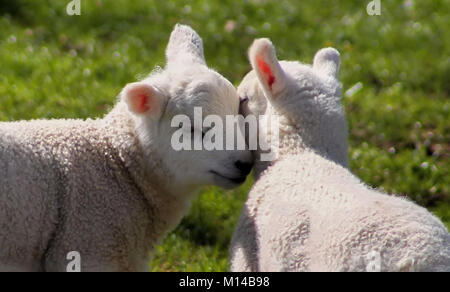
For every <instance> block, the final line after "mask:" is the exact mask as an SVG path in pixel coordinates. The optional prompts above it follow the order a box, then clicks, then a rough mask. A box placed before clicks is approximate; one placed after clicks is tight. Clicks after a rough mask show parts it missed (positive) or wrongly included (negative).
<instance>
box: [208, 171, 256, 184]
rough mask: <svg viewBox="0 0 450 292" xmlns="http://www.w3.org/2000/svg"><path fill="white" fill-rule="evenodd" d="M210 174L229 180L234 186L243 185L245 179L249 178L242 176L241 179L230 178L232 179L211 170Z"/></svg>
mask: <svg viewBox="0 0 450 292" xmlns="http://www.w3.org/2000/svg"><path fill="white" fill-rule="evenodd" d="M209 172H210V173H212V174H214V175H215V176H217V177H219V178H221V179H225V180H227V181H229V182H232V183H234V184H237V185H240V184H242V183H243V182H244V181H245V179H246V178H247V176H240V177H236V178H230V177H227V176H224V175H222V174H220V173H218V172H216V171H214V170H210V171H209Z"/></svg>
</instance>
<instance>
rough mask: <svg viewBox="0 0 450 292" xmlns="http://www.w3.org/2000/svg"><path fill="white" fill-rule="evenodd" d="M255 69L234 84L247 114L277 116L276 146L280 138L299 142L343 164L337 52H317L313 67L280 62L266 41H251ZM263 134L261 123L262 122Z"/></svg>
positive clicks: (344, 134) (343, 128)
mask: <svg viewBox="0 0 450 292" xmlns="http://www.w3.org/2000/svg"><path fill="white" fill-rule="evenodd" d="M249 58H250V63H251V65H252V67H253V70H252V71H251V72H250V73H248V74H247V76H245V78H244V79H243V81H242V83H241V84H240V86H239V88H238V93H239V95H240V96H241V98H243V97H244V98H248V100H249V101H248V102H247V103H248V104H247V105H244V106H245V110H243V109H241V111H242V112H245V113H246V114H250V113H251V114H255V115H257V116H259V115H263V114H264V115H268V116H270V115H277V116H278V118H279V130H280V147H283V145H284V144H283V138H286V140H293V138H294V140H298V141H299V142H300V147H307V148H310V149H312V150H314V151H316V152H319V153H321V154H322V155H325V156H327V157H328V158H330V159H332V160H334V161H335V162H337V163H339V164H341V165H344V166H347V165H348V161H347V151H348V149H347V148H348V147H347V136H348V130H347V123H346V118H345V112H344V110H343V107H342V105H341V84H340V82H339V80H338V78H337V74H338V71H339V63H340V56H339V52H338V51H337V50H335V49H333V48H325V49H321V50H319V51H318V52H317V53H316V55H315V57H314V61H313V65H312V66H309V65H304V64H301V63H300V62H293V61H280V62H279V61H278V60H277V57H276V52H275V48H274V46H273V45H272V43H271V42H270V40H268V39H258V40H255V41H254V43H253V44H252V46H251V47H250V49H249ZM260 127H261V129H260V130H262V132H264V129H263V128H264V127H263V126H260Z"/></svg>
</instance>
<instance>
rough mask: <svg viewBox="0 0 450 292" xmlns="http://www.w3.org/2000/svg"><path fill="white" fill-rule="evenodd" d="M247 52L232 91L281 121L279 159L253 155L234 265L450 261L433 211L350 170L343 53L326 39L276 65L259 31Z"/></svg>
mask: <svg viewBox="0 0 450 292" xmlns="http://www.w3.org/2000/svg"><path fill="white" fill-rule="evenodd" d="M249 57H250V61H251V63H252V66H253V69H254V71H252V72H251V73H249V74H248V76H246V77H245V78H244V80H243V82H242V83H241V85H240V87H239V89H238V93H239V94H240V95H241V96H247V97H249V99H250V104H249V107H248V109H247V112H248V113H250V112H252V111H253V112H255V113H257V114H264V113H269V114H277V115H280V125H279V126H280V128H282V129H283V130H280V149H279V151H278V157H277V160H276V161H275V162H273V163H272V164H271V165H270V166H268V167H267V165H266V164H264V163H261V162H259V163H258V162H256V163H257V166H256V167H258V164H259V165H260V166H261V167H260V169H257V176H259V179H258V180H257V182H256V183H255V185H254V186H253V188H252V190H251V191H250V193H249V196H248V200H247V202H246V204H245V206H244V208H243V211H242V214H241V217H240V219H239V223H238V226H237V229H236V231H235V234H234V237H233V241H232V247H231V270H232V271H368V270H380V271H450V235H449V233H448V231H447V229H446V227H445V226H444V225H443V224H442V222H440V221H439V219H438V218H436V217H435V216H434V215H432V214H431V213H429V212H428V211H427V210H426V209H424V208H422V207H420V206H418V205H416V204H414V203H413V202H411V201H409V200H407V199H405V198H400V197H398V196H391V195H387V194H383V193H381V192H379V191H376V190H373V189H371V188H370V187H368V186H366V185H365V184H364V183H362V182H361V181H360V180H359V179H358V178H357V177H355V176H354V175H353V174H352V173H351V172H350V171H349V169H348V167H347V165H348V164H347V148H348V146H347V128H346V124H345V115H344V111H343V109H342V106H341V104H340V97H341V86H340V84H339V82H338V80H337V72H338V68H339V53H338V52H337V51H336V50H334V49H331V48H327V49H322V50H320V51H319V52H318V53H317V54H316V56H315V58H314V63H313V65H312V66H307V65H302V64H300V63H297V62H280V63H279V64H280V65H278V61H277V60H276V56H275V49H274V48H273V46H272V44H271V42H270V41H269V40H267V39H260V40H256V41H255V42H254V44H253V45H252V47H251V48H250V52H249ZM258 59H259V60H262V62H264V63H266V64H268V66H269V67H270V70H269V71H270V73H269V74H267V72H265V71H268V70H262V69H261V68H262V67H261V63H258V62H257V60H258ZM263 67H264V66H263ZM277 70H280V71H279V72H277ZM270 76H275V80H274V82H273V84H272V85H271V86H270V83H269V82H268V80H270V78H269V77H270ZM277 76H281V77H280V78H282V80H278V79H277ZM262 131H264V129H262ZM268 136H270V133H268ZM269 138H270V137H269ZM269 140H270V139H269ZM263 168H266V169H265V170H264V169H263Z"/></svg>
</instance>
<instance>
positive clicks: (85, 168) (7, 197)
mask: <svg viewBox="0 0 450 292" xmlns="http://www.w3.org/2000/svg"><path fill="white" fill-rule="evenodd" d="M173 48H176V50H177V55H176V58H175V57H174V56H173V52H172V50H173ZM194 106H201V107H204V108H205V111H208V112H209V113H215V114H217V115H221V116H223V115H225V114H233V115H236V114H237V113H238V109H239V108H238V107H239V98H238V95H237V93H236V91H235V89H234V87H233V86H232V85H231V84H230V83H229V82H228V81H227V80H226V79H225V78H223V77H222V76H221V75H219V74H218V73H216V72H214V71H213V70H211V69H209V68H208V67H206V62H205V61H204V58H203V47H202V41H201V39H200V37H199V36H198V35H197V34H196V33H195V32H194V31H193V30H192V29H191V28H189V27H187V26H180V25H177V26H176V27H175V29H174V31H173V32H172V34H171V38H170V41H169V45H168V49H167V66H166V68H165V69H164V70H157V71H155V72H154V73H152V74H151V75H150V76H149V77H148V78H146V79H145V80H142V81H140V82H136V83H132V84H129V85H127V86H126V87H125V88H124V90H123V92H122V93H121V95H120V100H119V101H118V102H117V104H116V105H115V107H114V108H113V110H112V111H111V112H110V113H109V114H107V115H106V116H105V117H104V118H102V119H96V120H91V119H88V120H86V121H82V120H34V121H20V122H11V123H0V271H65V270H66V266H67V264H68V263H69V262H70V261H69V260H68V259H66V257H67V254H68V253H69V252H71V251H77V252H79V253H80V255H81V270H82V271H145V270H147V269H148V266H147V265H148V260H149V252H150V251H151V250H152V248H153V247H154V246H155V245H156V244H157V243H158V242H160V241H161V240H162V238H163V237H164V235H165V234H166V233H167V232H168V231H170V230H171V229H173V228H174V227H175V226H176V225H177V224H178V223H179V222H180V220H181V218H182V217H183V215H184V214H185V213H186V212H187V210H188V208H189V201H190V199H191V198H192V195H193V194H194V193H195V191H196V190H197V188H198V187H200V186H202V185H212V184H215V185H220V186H223V187H235V186H237V185H238V183H236V181H231V180H229V179H227V178H225V177H229V178H242V177H245V175H246V174H247V173H242V170H241V169H238V167H236V166H235V163H236V161H241V162H242V163H249V162H250V159H251V154H250V152H249V151H175V150H173V149H172V147H171V136H172V133H173V132H174V131H175V129H173V128H172V127H171V125H170V124H171V123H170V122H171V118H172V117H173V116H174V115H176V114H186V115H191V114H192V112H193V107H194ZM211 170H214V171H215V172H216V173H220V174H222V175H223V177H222V176H220V177H219V176H218V175H215V174H214V173H211Z"/></svg>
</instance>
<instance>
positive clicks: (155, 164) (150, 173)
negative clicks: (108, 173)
mask: <svg viewBox="0 0 450 292" xmlns="http://www.w3.org/2000/svg"><path fill="white" fill-rule="evenodd" d="M104 121H105V124H106V127H107V128H109V129H110V130H109V131H110V132H111V131H113V133H114V134H113V135H112V139H113V141H111V143H112V144H113V145H114V146H113V147H114V148H115V149H117V152H118V155H119V158H120V161H121V162H122V163H123V165H124V167H125V168H126V169H127V170H128V172H129V173H130V175H131V176H132V178H133V180H134V181H135V183H136V185H138V187H139V188H140V189H141V191H142V192H144V193H151V192H155V190H156V191H157V192H158V194H159V193H161V194H163V196H165V197H167V196H176V195H177V193H176V191H175V190H174V189H173V186H172V185H173V179H172V177H173V175H171V172H170V171H169V170H168V169H167V167H165V165H164V163H163V161H162V159H161V158H160V156H159V155H158V153H157V149H143V147H142V145H141V143H140V142H139V139H138V137H137V134H136V131H135V121H134V119H133V117H132V116H131V113H130V112H129V111H128V110H127V109H126V105H124V104H123V103H118V104H117V105H116V106H115V107H114V109H113V110H112V111H111V112H110V113H109V114H108V115H107V116H106V117H105V119H104ZM152 196H153V194H152Z"/></svg>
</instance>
